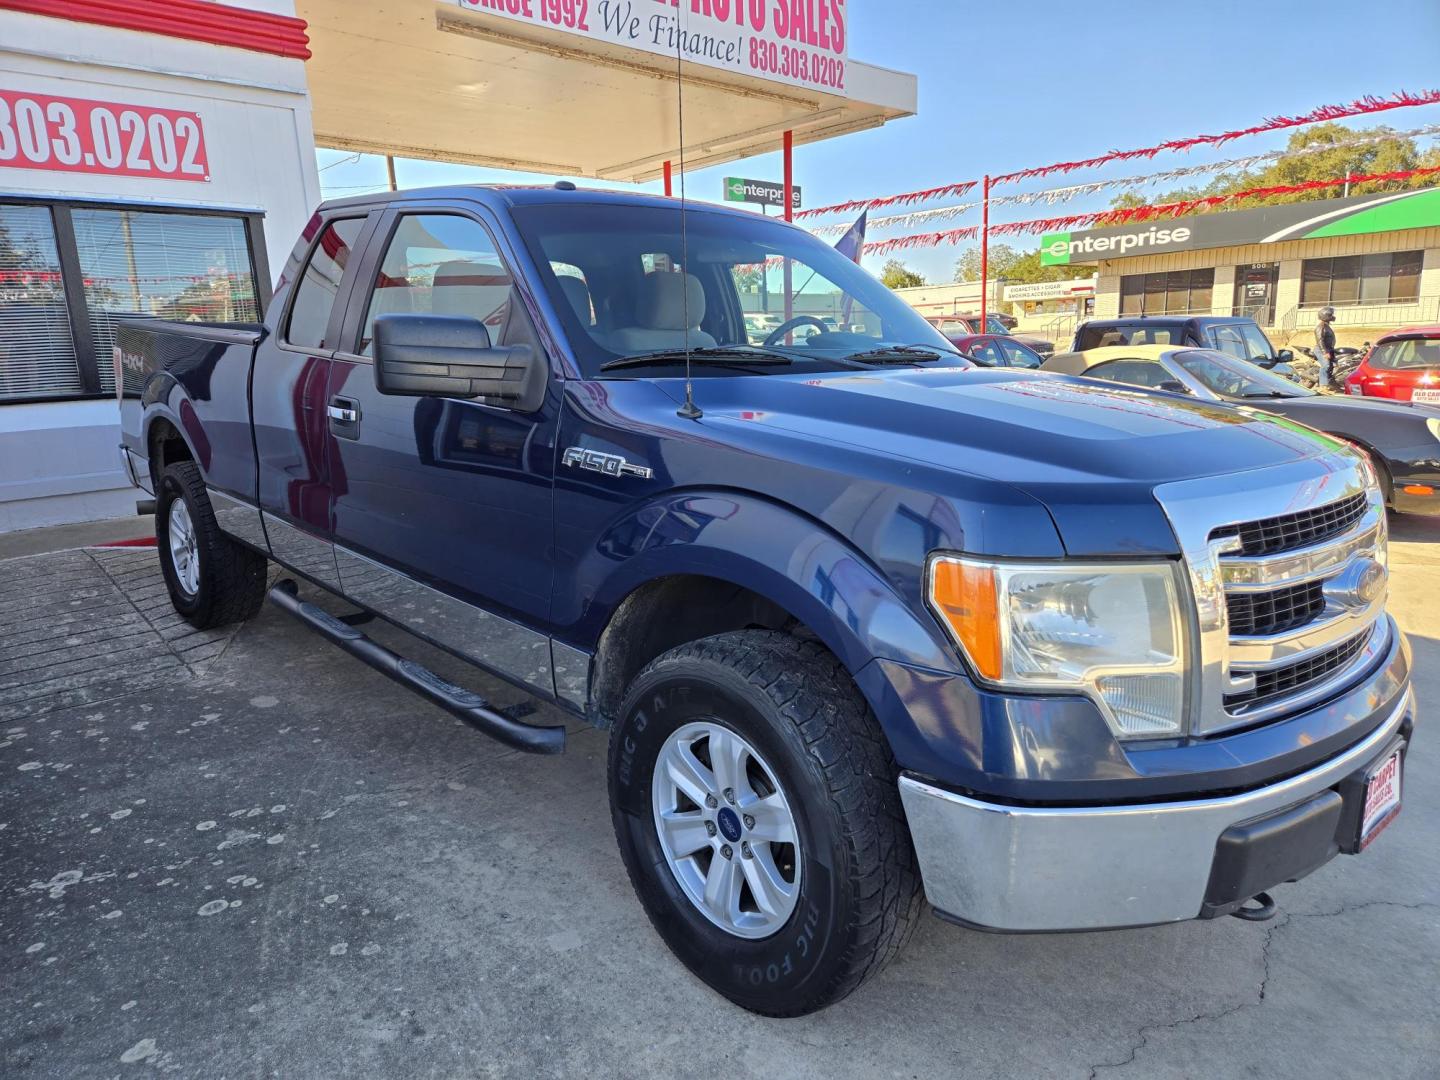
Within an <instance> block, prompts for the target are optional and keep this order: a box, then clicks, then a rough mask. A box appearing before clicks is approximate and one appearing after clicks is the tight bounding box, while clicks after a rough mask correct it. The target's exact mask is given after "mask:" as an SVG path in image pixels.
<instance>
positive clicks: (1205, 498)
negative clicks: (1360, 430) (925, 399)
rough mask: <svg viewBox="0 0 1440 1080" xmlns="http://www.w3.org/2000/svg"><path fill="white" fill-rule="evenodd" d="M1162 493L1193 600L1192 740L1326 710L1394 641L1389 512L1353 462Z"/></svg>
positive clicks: (1292, 467)
mask: <svg viewBox="0 0 1440 1080" xmlns="http://www.w3.org/2000/svg"><path fill="white" fill-rule="evenodd" d="M1156 497H1157V499H1159V501H1160V504H1161V506H1162V507H1163V508H1164V510H1165V512H1166V514H1167V515H1168V516H1169V518H1170V521H1171V524H1172V526H1173V527H1174V529H1175V533H1176V536H1177V537H1178V538H1179V540H1180V543H1181V547H1182V550H1183V552H1184V558H1185V570H1186V572H1187V574H1188V576H1189V579H1190V585H1191V590H1192V593H1193V596H1194V599H1195V609H1196V611H1195V624H1194V627H1193V629H1194V632H1195V643H1194V645H1195V647H1194V649H1193V652H1194V653H1195V655H1196V660H1197V663H1196V664H1195V671H1196V678H1195V679H1194V680H1193V688H1192V697H1191V700H1192V711H1191V720H1190V732H1191V734H1193V735H1201V736H1205V735H1213V734H1217V733H1219V732H1224V731H1229V730H1232V729H1234V728H1238V727H1249V726H1253V725H1256V724H1261V723H1266V722H1269V721H1273V720H1277V719H1280V718H1281V717H1283V716H1286V715H1290V714H1293V713H1295V712H1297V711H1299V710H1301V709H1303V708H1306V707H1310V706H1313V705H1315V704H1318V703H1319V702H1320V701H1322V700H1324V699H1325V698H1326V697H1327V696H1329V695H1332V694H1334V693H1337V692H1339V691H1341V690H1343V689H1344V688H1345V687H1346V686H1347V685H1348V684H1350V683H1351V682H1353V681H1354V680H1355V679H1356V678H1357V677H1358V676H1359V675H1360V673H1361V672H1362V671H1364V670H1367V669H1368V667H1369V664H1370V663H1371V661H1373V660H1374V659H1375V658H1376V657H1377V656H1379V655H1380V654H1381V653H1383V652H1384V650H1386V649H1387V648H1388V647H1389V644H1390V631H1389V621H1388V620H1387V619H1386V618H1385V593H1386V588H1385V583H1386V574H1385V566H1384V563H1385V545H1386V531H1385V509H1384V506H1383V504H1382V502H1381V497H1380V492H1379V488H1378V486H1377V485H1375V483H1374V480H1373V477H1372V475H1371V474H1370V472H1369V468H1368V466H1367V465H1365V464H1363V463H1362V462H1360V461H1359V460H1358V459H1357V458H1355V457H1353V456H1350V455H1333V454H1324V455H1320V456H1313V457H1310V458H1307V459H1305V460H1302V461H1296V462H1293V463H1290V464H1288V465H1284V466H1280V467H1277V468H1274V469H1267V470H1260V471H1257V472H1255V473H1251V474H1248V475H1247V476H1246V477H1244V478H1243V479H1242V478H1238V477H1235V476H1229V477H1210V478H1206V479H1203V480H1193V481H1184V482H1181V483H1177V484H1168V485H1164V486H1163V487H1161V488H1159V489H1158V490H1157V491H1156ZM1277 508H1278V509H1282V510H1283V511H1284V512H1283V513H1276V512H1275V511H1276V509H1277Z"/></svg>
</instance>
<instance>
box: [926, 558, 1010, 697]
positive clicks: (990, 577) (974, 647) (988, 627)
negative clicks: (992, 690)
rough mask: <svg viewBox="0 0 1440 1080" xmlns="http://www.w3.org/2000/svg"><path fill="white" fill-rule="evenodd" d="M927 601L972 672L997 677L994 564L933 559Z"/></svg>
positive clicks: (999, 661) (999, 658)
mask: <svg viewBox="0 0 1440 1080" xmlns="http://www.w3.org/2000/svg"><path fill="white" fill-rule="evenodd" d="M930 600H931V603H932V604H934V606H935V610H936V611H937V612H938V613H939V614H940V616H941V618H943V619H944V620H945V623H946V625H948V626H949V627H950V630H951V632H952V633H953V634H954V635H955V639H956V640H957V641H958V642H959V643H960V647H961V648H963V649H964V650H965V655H966V656H967V657H969V659H970V663H971V664H973V665H974V667H975V672H976V674H978V675H980V676H981V677H982V678H986V679H992V680H998V679H999V678H1000V676H1001V674H1003V672H1004V664H1003V660H1002V655H1001V649H1000V612H999V609H998V604H997V602H996V589H995V569H994V567H990V566H974V565H971V564H968V563H963V562H959V561H957V560H952V559H937V560H935V562H934V563H933V564H932V567H931V572H930Z"/></svg>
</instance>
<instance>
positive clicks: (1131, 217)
mask: <svg viewBox="0 0 1440 1080" xmlns="http://www.w3.org/2000/svg"><path fill="white" fill-rule="evenodd" d="M1435 173H1440V166H1433V167H1431V168H1427V169H1404V170H1402V171H1400V172H1388V173H1367V174H1366V175H1364V176H1342V177H1340V178H1339V179H1338V180H1307V181H1305V182H1304V183H1303V184H1281V185H1279V186H1277V187H1262V188H1251V189H1250V190H1248V191H1237V192H1235V193H1234V194H1231V195H1210V196H1207V197H1205V198H1203V199H1185V200H1184V201H1182V202H1173V203H1156V204H1153V205H1148V206H1130V207H1125V208H1123V209H1119V210H1097V211H1095V212H1094V213H1090V214H1068V215H1066V216H1064V217H1049V218H1035V219H1033V220H1031V221H1006V222H1002V223H1001V224H999V225H991V226H990V235H991V236H1017V235H1019V234H1020V233H1050V232H1060V231H1062V230H1065V229H1074V228H1077V227H1078V228H1090V227H1093V226H1097V225H1099V226H1104V225H1124V224H1127V223H1129V222H1133V221H1149V220H1151V219H1152V218H1159V217H1183V216H1184V215H1186V214H1190V213H1194V212H1195V211H1196V210H1208V209H1209V208H1211V207H1214V206H1220V205H1222V204H1223V203H1229V202H1237V201H1239V200H1241V199H1259V198H1264V197H1266V196H1269V195H1294V194H1296V193H1297V192H1301V191H1317V190H1319V189H1321V188H1332V187H1339V186H1340V185H1341V184H1368V183H1383V182H1384V181H1387V180H1410V179H1413V178H1414V177H1417V176H1431V175H1434V174H1435ZM979 234H980V230H979V228H978V227H977V226H975V225H970V226H967V227H966V228H963V229H950V230H948V231H946V232H938V233H915V234H913V235H911V236H897V237H895V238H894V239H892V240H877V241H875V242H874V243H873V244H866V245H865V254H867V255H886V254H889V253H890V252H892V251H901V250H904V249H906V248H914V247H938V246H939V245H941V244H954V243H958V242H959V241H961V240H971V239H974V238H975V237H976V236H978V235H979Z"/></svg>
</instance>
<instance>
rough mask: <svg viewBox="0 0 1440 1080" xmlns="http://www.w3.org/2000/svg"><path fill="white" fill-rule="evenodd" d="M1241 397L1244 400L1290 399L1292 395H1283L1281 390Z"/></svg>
mask: <svg viewBox="0 0 1440 1080" xmlns="http://www.w3.org/2000/svg"><path fill="white" fill-rule="evenodd" d="M1240 396H1241V397H1242V398H1277V397H1279V398H1283V397H1289V396H1290V395H1289V394H1282V393H1281V392H1280V391H1279V390H1261V391H1259V392H1258V393H1256V392H1252V393H1249V394H1241V395H1240Z"/></svg>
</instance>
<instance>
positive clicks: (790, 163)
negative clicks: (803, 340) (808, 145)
mask: <svg viewBox="0 0 1440 1080" xmlns="http://www.w3.org/2000/svg"><path fill="white" fill-rule="evenodd" d="M784 148H785V154H784V157H785V194H784V196H783V198H784V200H785V220H786V221H794V220H795V207H794V194H793V193H794V191H795V163H794V160H793V158H794V151H795V133H794V132H793V131H786V132H785V140H784ZM790 290H791V280H790V260H789V259H786V260H785V321H786V322H789V321H790V320H791V319H793V318H794V317H795V297H794V296H793V295H792V294H791V291H790ZM790 342H791V337H790V335H789V334H786V335H785V343H786V344H787V345H788V344H790Z"/></svg>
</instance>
